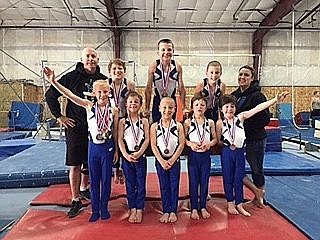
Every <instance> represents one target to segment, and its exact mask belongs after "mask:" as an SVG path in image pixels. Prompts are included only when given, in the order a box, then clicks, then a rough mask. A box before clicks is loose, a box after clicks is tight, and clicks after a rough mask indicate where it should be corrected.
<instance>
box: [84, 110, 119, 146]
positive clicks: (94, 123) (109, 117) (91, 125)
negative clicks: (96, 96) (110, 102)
mask: <svg viewBox="0 0 320 240" xmlns="http://www.w3.org/2000/svg"><path fill="white" fill-rule="evenodd" d="M96 107H97V104H95V105H93V106H92V108H91V110H87V122H88V129H89V133H90V136H91V139H92V141H93V143H95V144H102V143H105V140H98V139H97V135H98V134H99V133H100V132H99V129H98V119H97V116H96ZM106 111H107V113H106V115H105V118H106V123H107V129H106V130H105V131H104V132H107V131H109V132H110V134H112V125H113V114H112V109H111V107H109V106H107V109H106ZM110 137H111V138H112V136H110Z"/></svg>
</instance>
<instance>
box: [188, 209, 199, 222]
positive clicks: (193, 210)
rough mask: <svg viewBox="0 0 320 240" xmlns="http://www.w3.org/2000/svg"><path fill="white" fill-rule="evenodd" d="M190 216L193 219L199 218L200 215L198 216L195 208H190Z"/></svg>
mask: <svg viewBox="0 0 320 240" xmlns="http://www.w3.org/2000/svg"><path fill="white" fill-rule="evenodd" d="M190 218H191V219H193V220H199V219H200V216H199V213H198V210H197V209H192V211H191V216H190Z"/></svg>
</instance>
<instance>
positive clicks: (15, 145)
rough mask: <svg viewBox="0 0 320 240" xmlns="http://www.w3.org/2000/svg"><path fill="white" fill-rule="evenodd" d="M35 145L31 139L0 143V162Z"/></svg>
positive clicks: (34, 141)
mask: <svg viewBox="0 0 320 240" xmlns="http://www.w3.org/2000/svg"><path fill="white" fill-rule="evenodd" d="M35 144H36V140H35V139H33V138H25V139H14V140H3V141H0V161H1V160H3V159H5V158H7V157H10V156H13V155H15V154H17V153H18V152H22V151H23V150H26V149H28V148H29V147H32V146H34V145H35Z"/></svg>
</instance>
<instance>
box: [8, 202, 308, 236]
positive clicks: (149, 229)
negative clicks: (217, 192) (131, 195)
mask: <svg viewBox="0 0 320 240" xmlns="http://www.w3.org/2000/svg"><path fill="white" fill-rule="evenodd" d="M109 206H110V207H109V210H110V213H111V219H109V220H107V221H102V220H99V221H97V222H95V223H89V222H88V218H89V217H90V213H91V210H90V207H88V208H86V209H84V210H83V211H82V212H81V213H80V215H79V216H78V217H76V218H73V219H69V218H67V217H66V212H64V211H56V210H43V209H29V210H28V211H27V212H26V213H25V215H24V216H23V217H22V218H21V219H20V220H19V221H18V223H17V224H16V225H15V226H14V228H13V229H12V230H11V231H10V232H8V234H7V235H6V236H5V238H4V239H5V240H17V239H19V240H25V239H26V240H30V239H32V240H40V239H41V240H51V239H54V240H58V239H61V240H64V239H65V240H70V239H74V240H81V239H83V240H88V239H89V240H91V239H94V240H100V239H101V240H102V239H103V240H104V239H110V240H113V239H114V240H127V239H130V240H142V239H152V240H158V239H159V240H160V239H163V240H171V239H178V240H179V239H181V240H197V239H201V240H205V239H228V240H233V239H234V240H242V239H246V240H250V239H259V240H264V239H266V240H278V239H281V240H292V239H295V240H299V239H307V238H306V237H305V236H304V235H303V234H302V233H301V232H299V231H298V230H297V229H296V228H295V227H294V226H293V225H291V224H290V223H289V222H288V221H287V220H285V219H284V218H282V217H281V216H280V215H278V214H277V213H276V212H275V211H273V210H272V209H271V208H270V207H265V208H264V209H258V208H255V207H251V208H248V210H249V211H250V212H251V214H252V216H251V217H244V216H240V215H238V216H234V215H228V214H227V211H226V201H225V199H223V198H219V197H214V198H211V199H210V200H209V201H208V205H207V206H208V211H210V212H211V218H209V219H207V220H204V219H200V220H191V219H190V209H189V200H187V199H186V200H180V201H179V208H178V209H179V210H178V213H177V216H178V221H177V222H176V223H168V224H161V223H159V218H160V216H161V215H160V214H161V202H160V201H146V206H145V212H144V218H143V222H142V223H141V224H131V223H129V222H128V221H127V218H128V211H127V207H126V199H125V198H116V199H114V200H111V201H110V203H109Z"/></svg>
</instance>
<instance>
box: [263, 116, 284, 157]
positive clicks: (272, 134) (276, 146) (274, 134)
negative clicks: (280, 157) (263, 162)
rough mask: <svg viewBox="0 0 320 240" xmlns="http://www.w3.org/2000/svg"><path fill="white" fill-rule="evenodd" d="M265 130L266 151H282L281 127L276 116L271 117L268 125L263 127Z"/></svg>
mask: <svg viewBox="0 0 320 240" xmlns="http://www.w3.org/2000/svg"><path fill="white" fill-rule="evenodd" d="M265 129H266V131H267V145H266V152H270V151H273V152H281V151H282V145H281V141H282V137H281V129H280V126H279V120H278V119H277V118H271V120H270V123H269V124H268V126H266V127H265Z"/></svg>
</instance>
